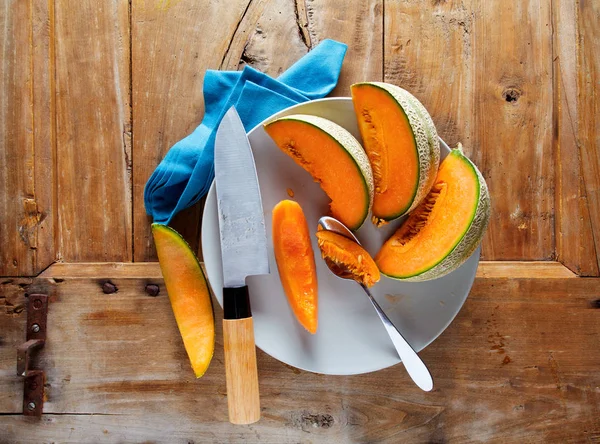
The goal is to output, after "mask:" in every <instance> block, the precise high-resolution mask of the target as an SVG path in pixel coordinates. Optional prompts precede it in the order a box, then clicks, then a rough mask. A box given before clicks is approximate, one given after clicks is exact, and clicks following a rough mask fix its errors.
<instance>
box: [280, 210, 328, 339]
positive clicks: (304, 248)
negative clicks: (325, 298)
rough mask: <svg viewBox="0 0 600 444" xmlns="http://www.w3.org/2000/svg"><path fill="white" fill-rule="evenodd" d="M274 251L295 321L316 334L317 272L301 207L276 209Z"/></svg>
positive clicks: (317, 313)
mask: <svg viewBox="0 0 600 444" xmlns="http://www.w3.org/2000/svg"><path fill="white" fill-rule="evenodd" d="M273 249H274V251H275V260H276V262H277V270H278V271H279V278H280V279H281V285H282V286H283V290H284V291H285V295H286V297H287V300H288V302H289V304H290V307H291V308H292V311H293V312H294V315H295V316H296V319H297V320H298V322H299V323H300V325H302V326H303V327H304V328H305V329H306V330H307V331H308V332H310V333H312V334H315V333H316V332H317V325H318V316H319V304H318V302H319V301H318V291H317V289H318V285H317V269H316V265H315V256H314V253H313V249H312V245H311V242H310V233H309V231H308V224H307V223H306V218H305V217H304V212H303V211H302V208H301V207H300V205H299V204H298V203H296V202H294V201H291V200H282V201H281V202H279V203H278V204H277V205H275V207H274V208H273Z"/></svg>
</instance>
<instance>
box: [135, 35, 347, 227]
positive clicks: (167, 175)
mask: <svg viewBox="0 0 600 444" xmlns="http://www.w3.org/2000/svg"><path fill="white" fill-rule="evenodd" d="M346 48H347V46H346V45H345V44H343V43H339V42H336V41H334V40H323V41H322V42H321V43H320V44H319V45H318V46H316V47H315V48H314V49H313V50H312V51H310V52H309V53H308V54H307V55H305V56H304V57H302V58H301V59H300V60H298V61H297V62H296V63H295V64H294V65H293V66H291V67H290V68H289V69H288V70H287V71H285V72H284V73H283V74H281V75H280V76H279V77H278V78H277V79H273V78H272V77H269V76H267V75H266V74H263V73H261V72H259V71H257V70H255V69H253V68H251V67H249V66H246V67H245V68H244V69H243V71H213V70H209V71H207V72H206V75H205V77H204V107H205V113H204V119H203V120H202V123H201V124H200V125H199V126H198V127H197V128H196V129H195V130H194V132H193V133H192V134H190V135H189V136H187V137H186V138H184V139H182V140H180V141H179V142H177V143H176V144H175V145H173V146H172V147H171V149H170V150H169V151H168V152H167V155H166V156H165V158H164V159H163V160H162V162H161V163H160V164H159V165H158V167H157V168H156V170H155V171H154V173H152V176H150V179H148V182H147V183H146V187H145V189H144V204H145V206H146V213H148V214H149V215H150V216H152V218H153V219H154V222H157V223H163V224H168V223H169V222H170V221H171V219H172V218H173V216H174V215H175V214H177V213H178V212H179V211H181V210H183V209H185V208H187V207H189V206H191V205H193V204H195V203H196V202H197V201H198V200H199V199H200V198H201V197H202V196H204V195H205V194H206V193H207V192H208V189H209V188H210V184H211V182H212V180H213V177H214V170H213V159H214V144H215V134H216V132H217V127H218V126H219V123H220V122H221V119H222V118H223V115H224V114H225V112H226V111H227V110H228V109H229V108H230V107H231V106H232V105H234V106H235V108H236V110H237V112H238V114H239V115H240V117H241V119H242V122H243V124H244V128H245V129H246V131H250V130H251V129H252V128H254V127H255V126H256V125H257V124H259V123H260V122H262V121H263V120H264V119H266V118H267V117H269V116H270V115H272V114H274V113H276V112H277V111H280V110H282V109H284V108H287V107H289V106H291V105H294V104H296V103H301V102H306V101H308V100H313V99H318V98H321V97H324V96H326V95H327V94H329V92H331V90H332V89H333V88H334V87H335V85H336V84H337V81H338V78H339V74H340V70H341V68H342V61H343V59H344V55H345V54H346Z"/></svg>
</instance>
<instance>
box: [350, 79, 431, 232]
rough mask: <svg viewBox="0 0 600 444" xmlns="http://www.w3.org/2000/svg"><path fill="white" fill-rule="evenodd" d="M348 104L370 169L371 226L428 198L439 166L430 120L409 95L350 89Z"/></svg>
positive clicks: (375, 87) (370, 87)
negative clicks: (349, 101) (350, 105)
mask: <svg viewBox="0 0 600 444" xmlns="http://www.w3.org/2000/svg"><path fill="white" fill-rule="evenodd" d="M351 91H352V102H353V104H354V111H355V113H356V118H357V121H358V127H359V129H360V133H361V137H362V139H363V144H364V147H365V151H366V152H367V156H368V157H369V161H370V163H371V169H372V170H373V180H374V185H375V195H374V200H373V215H372V221H373V223H374V224H375V225H377V226H381V225H384V224H386V223H387V222H389V221H391V220H393V219H396V218H398V217H401V216H404V215H405V214H408V213H410V212H411V211H412V210H413V209H415V208H416V207H417V205H418V204H419V203H420V202H421V201H422V200H423V198H424V197H425V196H426V195H427V193H428V192H429V190H430V189H431V186H432V185H433V181H434V179H435V175H436V173H437V169H438V166H439V162H440V145H439V139H438V135H437V131H436V129H435V125H434V124H433V120H432V119H431V116H430V115H429V113H428V112H427V110H426V109H425V107H424V106H423V105H422V104H421V102H419V101H418V100H417V98H416V97H414V96H413V95H412V94H410V93H409V92H408V91H406V90H404V89H402V88H400V87H398V86H395V85H391V84H389V83H382V82H367V83H357V84H354V85H352V87H351Z"/></svg>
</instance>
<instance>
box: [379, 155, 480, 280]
mask: <svg viewBox="0 0 600 444" xmlns="http://www.w3.org/2000/svg"><path fill="white" fill-rule="evenodd" d="M450 155H457V156H460V158H461V160H463V161H464V162H466V163H468V165H469V166H470V167H471V169H472V170H473V173H474V174H475V175H476V176H477V181H478V183H479V190H478V193H479V197H478V199H477V206H476V208H475V210H474V216H473V219H472V220H471V223H470V224H469V227H468V228H467V229H466V230H465V232H464V234H463V236H462V238H461V239H460V240H459V241H458V243H457V244H456V245H455V246H454V248H453V249H452V250H451V251H450V253H448V255H446V256H445V257H444V258H443V259H441V260H440V262H438V263H437V264H436V265H434V266H433V267H432V268H430V269H429V270H427V271H424V272H423V273H420V274H418V275H414V276H410V277H403V278H398V277H394V276H389V275H386V276H388V277H391V278H393V279H400V280H402V281H408V282H422V281H429V280H432V279H438V278H441V277H442V276H445V275H447V274H448V273H451V272H452V271H454V270H456V269H457V268H458V267H460V266H461V265H462V264H463V263H464V262H465V261H466V260H467V259H468V258H469V257H470V256H471V254H473V252H474V251H475V250H476V249H477V247H478V246H479V244H480V243H481V239H482V238H483V235H484V234H485V230H486V228H487V226H488V223H489V220H490V212H491V211H490V210H491V202H490V194H489V191H488V187H487V184H486V183H485V179H484V178H483V176H482V175H481V173H480V172H479V170H478V169H477V167H476V166H475V164H474V163H473V162H471V160H470V159H469V158H468V157H466V156H465V155H464V154H463V152H462V148H461V146H460V144H459V147H458V148H456V149H454V150H452V153H451V154H450Z"/></svg>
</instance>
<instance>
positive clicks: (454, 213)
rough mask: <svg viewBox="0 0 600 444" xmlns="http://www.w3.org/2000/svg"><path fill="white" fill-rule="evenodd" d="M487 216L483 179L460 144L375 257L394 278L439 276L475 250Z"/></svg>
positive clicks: (486, 193) (463, 260) (385, 271)
mask: <svg viewBox="0 0 600 444" xmlns="http://www.w3.org/2000/svg"><path fill="white" fill-rule="evenodd" d="M489 217H490V196H489V192H488V189H487V185H486V183H485V180H484V178H483V176H482V175H481V173H480V172H479V170H478V169H477V167H476V166H475V165H474V164H473V163H472V162H471V161H470V160H469V159H468V158H467V157H466V156H465V155H464V154H463V153H462V150H461V147H460V145H459V147H458V148H457V149H454V150H452V152H451V153H450V154H449V155H448V157H446V158H445V159H444V161H443V162H442V164H441V166H440V169H439V171H438V174H437V177H436V179H435V183H434V185H433V187H432V189H431V191H430V193H429V194H428V195H427V197H426V198H425V199H424V200H423V202H422V203H421V204H420V205H419V206H418V207H417V208H416V209H415V210H414V211H413V212H412V213H411V214H410V216H409V217H408V219H406V221H404V223H403V224H402V225H401V226H400V228H399V229H398V230H397V231H396V232H395V233H394V234H393V235H392V236H391V237H390V238H389V239H388V240H387V241H386V242H385V244H384V245H383V247H382V248H381V250H380V251H379V253H378V254H377V256H376V257H375V262H376V263H377V266H378V267H379V270H381V272H382V273H383V274H385V275H387V276H389V277H392V278H395V279H402V280H409V281H425V280H430V279H436V278H439V277H442V276H444V275H446V274H448V273H450V272H451V271H453V270H456V269H457V268H458V267H459V266H460V265H462V264H463V263H464V262H465V261H466V260H467V259H468V258H469V256H470V255H471V254H472V253H473V251H475V249H476V248H477V246H478V245H479V243H480V242H481V239H482V238H483V235H484V233H485V229H486V227H487V224H488V221H489Z"/></svg>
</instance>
